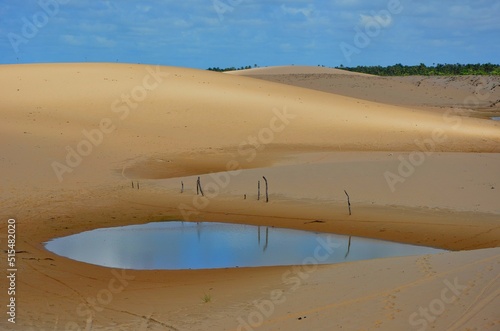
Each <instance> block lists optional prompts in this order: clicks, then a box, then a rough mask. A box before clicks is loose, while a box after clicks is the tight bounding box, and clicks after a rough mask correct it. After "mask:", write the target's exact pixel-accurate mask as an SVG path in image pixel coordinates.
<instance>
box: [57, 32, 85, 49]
mask: <svg viewBox="0 0 500 331" xmlns="http://www.w3.org/2000/svg"><path fill="white" fill-rule="evenodd" d="M61 39H62V41H63V42H64V43H66V44H68V45H71V46H80V45H83V44H84V40H83V38H81V37H78V36H74V35H71V34H63V35H62V36H61Z"/></svg>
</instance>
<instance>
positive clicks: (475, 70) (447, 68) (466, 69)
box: [207, 63, 500, 76]
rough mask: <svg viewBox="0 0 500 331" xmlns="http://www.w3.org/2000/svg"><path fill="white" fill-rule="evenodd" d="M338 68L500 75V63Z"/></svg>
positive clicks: (391, 73) (414, 73) (400, 73)
mask: <svg viewBox="0 0 500 331" xmlns="http://www.w3.org/2000/svg"><path fill="white" fill-rule="evenodd" d="M257 67H258V66H257V65H256V64H254V65H253V67H252V66H250V65H248V66H244V67H243V66H242V67H239V68H236V67H229V68H219V67H213V68H208V69H207V70H210V71H217V72H224V71H236V70H245V69H252V68H257ZM318 67H324V65H318ZM335 68H336V69H342V70H348V71H354V72H361V73H364V74H370V75H377V76H458V75H494V76H500V65H499V64H491V63H485V64H480V63H477V64H460V63H457V64H435V65H433V66H430V67H428V66H426V65H425V64H423V63H420V64H419V65H415V66H407V65H402V64H401V63H397V64H395V65H392V66H387V67H382V66H357V67H344V66H343V65H340V66H339V67H335Z"/></svg>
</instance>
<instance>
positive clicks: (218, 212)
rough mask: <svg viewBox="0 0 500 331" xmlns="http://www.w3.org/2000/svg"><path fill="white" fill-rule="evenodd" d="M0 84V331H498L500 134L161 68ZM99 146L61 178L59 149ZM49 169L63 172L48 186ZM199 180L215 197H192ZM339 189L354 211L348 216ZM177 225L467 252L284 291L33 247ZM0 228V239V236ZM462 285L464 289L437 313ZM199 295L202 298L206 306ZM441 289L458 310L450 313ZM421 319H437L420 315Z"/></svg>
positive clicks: (258, 272)
mask: <svg viewBox="0 0 500 331" xmlns="http://www.w3.org/2000/svg"><path fill="white" fill-rule="evenodd" d="M0 72H2V75H0V87H2V92H0V94H1V99H2V101H3V108H2V110H1V111H0V129H1V131H2V133H3V134H4V135H5V137H6V139H2V141H1V142H0V147H1V150H2V155H1V156H0V170H1V172H2V174H3V176H4V177H3V185H2V189H1V191H0V198H1V212H0V217H1V218H2V219H5V220H8V219H9V218H15V219H16V225H17V242H16V251H18V253H17V261H18V262H17V263H18V281H17V285H18V288H17V289H18V291H17V293H16V299H17V300H18V302H19V304H18V311H17V313H18V315H17V316H18V317H17V318H18V319H17V323H16V325H15V326H13V325H12V324H10V323H8V322H7V321H6V319H2V320H0V328H3V329H7V330H10V329H16V327H17V329H19V330H29V327H33V329H36V330H39V329H48V330H66V329H72V328H74V329H76V326H78V327H79V328H81V329H82V330H85V327H87V328H90V326H92V330H112V329H118V328H121V329H127V330H128V329H130V330H146V329H147V330H237V329H238V328H239V330H245V328H246V329H247V330H248V329H255V330H274V329H279V328H282V329H287V330H303V329H318V330H320V329H329V328H331V326H335V328H340V327H342V328H343V329H348V330H371V329H382V330H401V329H409V330H410V329H411V330H413V329H415V330H418V329H430V328H431V327H434V328H437V329H445V328H448V329H458V330H462V329H466V328H471V329H474V328H475V329H481V330H488V329H491V330H494V329H496V328H498V326H499V325H500V319H499V316H498V314H497V313H496V311H495V309H494V307H497V306H498V303H499V292H498V289H499V280H498V274H499V263H498V262H499V257H500V251H499V248H498V246H499V244H500V226H499V225H500V223H499V219H500V209H499V208H500V206H499V205H498V201H500V177H499V176H498V166H499V165H500V156H499V155H500V154H498V152H499V151H500V125H499V123H496V122H494V121H487V120H479V119H468V118H463V117H456V115H453V114H451V113H450V114H449V117H447V119H448V121H446V120H445V117H443V112H441V113H433V111H432V109H428V110H427V111H423V110H421V109H417V108H419V107H429V105H427V104H426V103H425V102H422V104H420V105H419V106H418V107H417V105H416V106H415V107H416V108H405V107H399V106H395V105H396V104H398V100H399V99H398V100H395V102H393V103H392V105H384V104H380V103H373V102H370V101H366V100H361V99H353V98H346V97H343V96H339V95H334V94H332V93H324V92H318V91H312V90H308V89H304V88H295V87H290V86H287V85H283V84H277V83H272V82H266V81H262V80H256V79H251V78H246V77H237V76H231V75H225V74H219V73H208V72H204V71H198V70H190V69H180V68H171V67H160V68H157V67H154V66H151V67H147V66H137V65H116V64H66V65H56V64H52V65H33V66H1V67H0ZM281 74H283V73H281ZM318 74H321V73H318ZM352 77H357V79H359V80H360V82H363V79H364V80H365V82H367V81H366V80H367V79H370V76H368V77H365V76H356V75H353V76H352ZM320 81H321V80H320ZM370 82H371V81H370ZM155 83H157V84H155ZM370 84H371V83H370ZM400 88H401V87H400ZM434 88H435V87H434ZM468 88H469V87H467V86H465V87H463V89H462V91H465V90H467V89H468ZM401 89H402V88H401ZM365 91H366V90H365V89H362V92H363V93H364V92H365ZM134 93H135V95H136V96H140V98H139V99H141V100H139V99H137V98H136V99H133V98H132V99H130V98H129V99H128V102H126V101H124V99H123V95H127V94H128V95H133V94H134ZM140 93H143V94H140ZM374 93H378V92H376V88H375V92H374ZM398 93H400V92H398ZM408 93H410V92H408ZM457 93H458V92H457ZM495 93H496V92H495ZM410 94H411V93H410ZM464 97H467V94H462V98H464ZM430 102H432V98H431V101H430ZM436 106H441V105H439V104H438V105H436ZM103 120H104V123H103V122H102V121H103ZM108 120H109V121H108ZM111 127H114V129H113V130H111ZM82 130H85V131H86V132H87V133H88V132H91V133H94V135H93V136H92V135H85V134H84V133H82V132H83V131H82ZM95 130H101V134H102V139H100V138H99V134H98V133H97V131H95ZM106 130H108V132H106ZM436 132H437V133H436ZM92 139H94V140H95V141H98V143H96V144H93V145H88V144H87V146H86V147H87V148H88V149H91V152H89V153H88V155H82V154H77V155H76V156H75V155H74V154H72V155H73V157H76V159H73V161H74V163H75V164H76V163H78V164H77V165H75V166H73V165H74V164H70V163H68V151H69V150H70V149H73V151H74V152H76V153H78V151H83V150H84V148H85V146H84V145H85V143H81V142H82V141H84V140H87V141H92ZM89 146H90V147H89ZM68 147H69V148H70V149H68ZM78 148H80V149H78ZM78 155H79V156H80V158H81V160H80V162H78ZM70 161H71V160H70ZM54 162H58V163H59V165H62V167H63V168H59V169H66V171H64V172H60V173H59V176H58V175H57V171H55V170H54ZM64 166H66V167H69V169H68V168H64ZM241 169H243V170H241ZM226 170H230V171H229V172H227V171H226ZM210 173H212V174H210ZM198 176H200V177H201V178H202V182H203V185H204V187H205V188H206V190H207V192H208V193H209V195H210V199H205V200H203V199H200V197H197V196H196V193H195V186H194V184H195V180H196V178H197V177H198ZM262 176H266V177H267V178H268V179H269V181H270V202H269V203H268V204H266V203H263V202H262V201H256V199H255V194H256V181H257V180H258V179H260V178H261V177H262ZM58 177H60V178H61V179H62V180H61V181H59V180H58ZM132 181H134V182H137V181H139V182H140V184H141V186H140V189H139V190H137V189H136V188H134V189H132V187H131V182H132ZM181 181H183V182H184V183H185V191H184V193H182V194H181V193H180V182H181ZM210 187H211V188H212V190H210V189H208V188H210ZM344 190H347V191H348V192H349V194H350V195H351V199H352V201H351V202H352V209H353V214H352V216H349V215H348V214H347V206H346V201H345V195H344V192H343V191H344ZM244 194H246V195H247V200H244V199H243V195H244ZM186 218H187V219H189V220H192V221H200V220H203V221H217V222H233V223H245V224H259V225H268V226H276V227H286V228H295V229H303V230H313V231H324V232H331V233H339V234H350V235H355V236H362V237H370V238H380V239H385V240H392V241H398V242H406V243H412V244H418V245H426V246H431V247H439V248H445V249H448V250H453V251H459V252H450V253H444V254H438V255H432V256H415V257H403V258H391V259H383V260H374V261H361V262H354V263H347V264H340V265H331V266H321V267H317V268H313V269H307V270H313V271H311V272H306V271H304V270H302V275H304V279H302V278H300V277H299V279H300V284H299V283H298V281H296V285H297V286H293V282H292V283H290V282H288V283H287V281H286V280H284V279H283V275H284V274H285V273H287V272H288V274H287V275H290V272H291V270H295V271H296V270H297V269H291V268H292V267H272V268H247V269H243V268H242V269H225V270H202V271H120V270H112V269H108V268H103V267H98V266H92V265H87V264H83V263H78V262H76V261H71V260H68V259H66V258H62V257H59V256H56V255H54V254H52V253H50V252H48V251H46V250H45V249H44V248H43V242H45V241H47V240H50V239H52V238H54V237H61V236H65V235H69V234H73V233H78V232H81V231H85V230H89V229H94V228H100V227H110V226H119V225H127V224H138V223H147V222H151V221H160V220H172V219H186ZM311 220H321V221H323V223H310V221H311ZM0 231H1V233H2V235H5V234H6V233H7V225H6V222H2V225H1V226H0ZM2 238H4V237H2ZM5 238H6V236H5ZM4 242H5V241H3V240H2V243H4ZM461 250H472V251H461ZM311 268H312V267H311ZM295 271H294V272H295ZM297 275H301V274H300V273H298V274H297V273H296V274H295V276H297ZM306 276H307V277H306ZM113 279H114V280H113ZM454 282H455V283H457V282H458V283H457V284H458V285H456V286H455V290H456V291H455V292H453V291H452V290H451V289H449V291H448V292H447V295H448V296H445V297H442V296H441V292H442V291H443V289H444V288H450V286H451V285H449V283H451V284H453V283H454ZM110 284H112V285H110ZM118 284H120V285H121V286H120V285H118ZM447 284H448V285H447ZM5 285H6V283H5V282H4V283H2V285H1V289H0V290H1V291H2V293H6V288H5ZM110 286H111V287H110ZM113 286H114V287H113ZM273 291H277V292H273ZM109 293H111V296H110V295H109ZM205 293H211V295H212V296H213V301H212V302H210V303H204V302H203V300H202V299H201V298H202V297H203V295H204V294H205ZM451 293H453V295H454V296H455V297H456V299H455V300H453V302H451V301H450V303H448V302H447V301H446V300H447V298H449V297H450V296H451ZM106 295H108V296H107V297H106ZM3 297H4V295H2V298H3ZM284 298H285V299H284ZM266 300H270V302H271V303H272V307H273V308H272V312H269V309H271V308H269V307H271V306H266V307H268V308H262V304H263V303H266V302H267V303H268V301H266ZM92 302H93V303H92ZM264 305H265V304H264ZM430 305H431V306H430ZM429 306H430V308H428V307H429ZM259 307H261V308H259ZM420 307H424V308H428V309H431V315H432V316H431V318H428V317H425V316H424V315H423V313H422V312H421V311H420V310H419V309H420ZM259 309H260V310H259ZM262 309H264V311H262ZM265 309H268V310H265ZM268 312H269V314H268ZM332 312H335V314H333V313H332ZM432 312H434V313H432ZM415 313H416V315H415ZM438 313H439V314H438ZM252 314H253V315H252ZM259 314H260V315H259ZM361 315H362V316H363V318H359V316H361ZM249 316H250V318H251V316H253V317H254V318H255V320H251V319H250V320H249ZM259 316H262V321H260V317H259ZM242 321H243V322H242ZM254 322H255V323H254ZM257 322H258V323H257ZM245 323H249V324H248V326H246V325H247V324H245ZM252 323H254V324H255V325H253V324H252Z"/></svg>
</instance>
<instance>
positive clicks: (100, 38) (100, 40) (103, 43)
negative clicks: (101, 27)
mask: <svg viewBox="0 0 500 331" xmlns="http://www.w3.org/2000/svg"><path fill="white" fill-rule="evenodd" d="M95 41H97V43H98V44H99V45H101V46H104V47H114V46H116V42H115V41H114V40H111V39H109V38H107V37H103V36H96V37H95Z"/></svg>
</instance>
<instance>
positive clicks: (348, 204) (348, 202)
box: [344, 190, 351, 216]
mask: <svg viewBox="0 0 500 331" xmlns="http://www.w3.org/2000/svg"><path fill="white" fill-rule="evenodd" d="M344 193H345V195H347V206H348V207H349V216H351V200H350V198H349V194H347V191H346V190H344Z"/></svg>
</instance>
